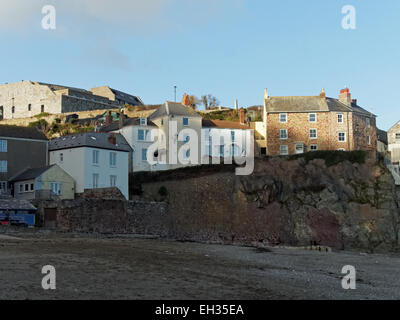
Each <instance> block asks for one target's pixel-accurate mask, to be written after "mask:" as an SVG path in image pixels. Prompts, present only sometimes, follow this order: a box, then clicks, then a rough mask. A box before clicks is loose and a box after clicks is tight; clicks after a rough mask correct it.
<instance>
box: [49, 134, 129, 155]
mask: <svg viewBox="0 0 400 320" xmlns="http://www.w3.org/2000/svg"><path fill="white" fill-rule="evenodd" d="M114 136H115V138H116V142H117V143H116V144H115V145H114V144H112V143H111V142H110V141H109V137H110V134H109V133H105V132H89V133H81V134H72V135H68V136H64V137H61V138H57V139H54V140H51V141H50V143H49V151H55V150H63V149H71V148H80V147H90V148H99V149H108V150H116V151H125V152H131V151H132V148H131V147H130V146H129V144H128V142H126V140H125V138H124V137H123V136H122V135H120V134H118V133H115V134H114Z"/></svg>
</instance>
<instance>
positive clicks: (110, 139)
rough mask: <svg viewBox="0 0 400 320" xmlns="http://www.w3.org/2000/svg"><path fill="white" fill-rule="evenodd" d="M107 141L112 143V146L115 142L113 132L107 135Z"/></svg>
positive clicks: (115, 138)
mask: <svg viewBox="0 0 400 320" xmlns="http://www.w3.org/2000/svg"><path fill="white" fill-rule="evenodd" d="M108 142H110V143H111V144H113V145H114V146H115V145H116V144H117V137H116V136H115V134H114V133H111V134H110V135H109V136H108Z"/></svg>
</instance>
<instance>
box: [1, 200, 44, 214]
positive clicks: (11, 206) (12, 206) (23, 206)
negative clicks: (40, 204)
mask: <svg viewBox="0 0 400 320" xmlns="http://www.w3.org/2000/svg"><path fill="white" fill-rule="evenodd" d="M0 210H23V211H27V210H36V208H35V207H34V206H33V205H32V204H31V203H30V202H29V201H26V200H17V199H2V200H1V201H0Z"/></svg>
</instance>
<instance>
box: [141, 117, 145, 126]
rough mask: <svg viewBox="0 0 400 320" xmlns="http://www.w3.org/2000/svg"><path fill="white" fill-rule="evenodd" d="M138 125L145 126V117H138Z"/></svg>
mask: <svg viewBox="0 0 400 320" xmlns="http://www.w3.org/2000/svg"><path fill="white" fill-rule="evenodd" d="M140 125H141V126H147V118H140Z"/></svg>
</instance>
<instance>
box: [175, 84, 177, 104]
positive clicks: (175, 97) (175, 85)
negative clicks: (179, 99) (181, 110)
mask: <svg viewBox="0 0 400 320" xmlns="http://www.w3.org/2000/svg"><path fill="white" fill-rule="evenodd" d="M176 88H177V87H176V85H175V86H174V90H175V102H176Z"/></svg>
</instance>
